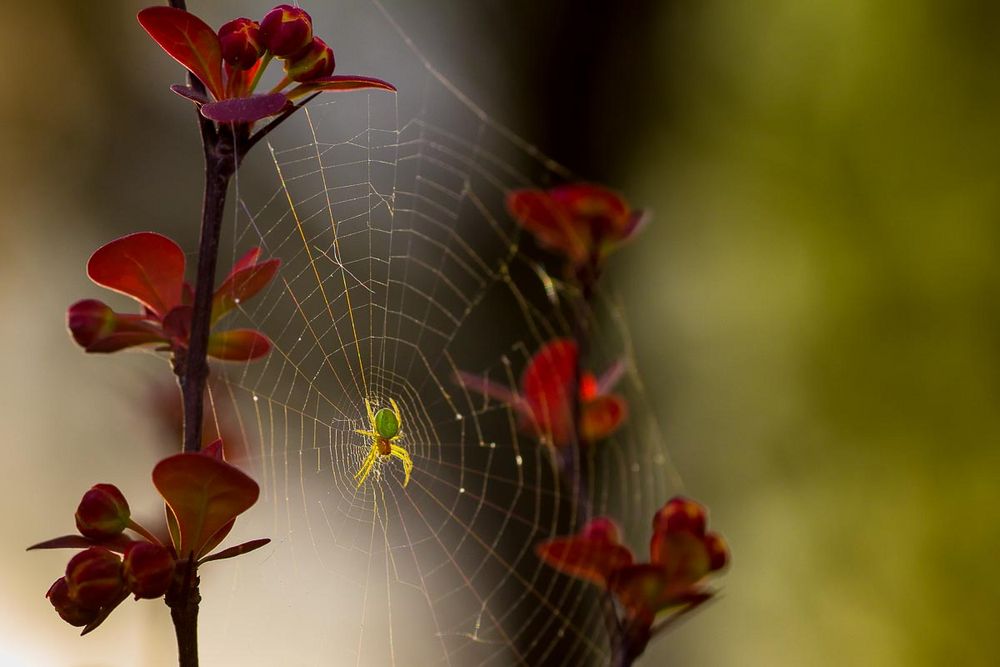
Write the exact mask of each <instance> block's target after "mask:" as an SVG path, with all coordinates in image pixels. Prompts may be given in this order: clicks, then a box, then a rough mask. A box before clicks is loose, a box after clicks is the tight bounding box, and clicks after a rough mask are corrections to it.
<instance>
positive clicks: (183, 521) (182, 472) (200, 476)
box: [153, 453, 260, 558]
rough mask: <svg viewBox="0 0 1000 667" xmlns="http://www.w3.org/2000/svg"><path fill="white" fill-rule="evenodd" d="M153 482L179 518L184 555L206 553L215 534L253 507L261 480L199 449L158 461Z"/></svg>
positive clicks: (180, 553)
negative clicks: (198, 450) (197, 452)
mask: <svg viewBox="0 0 1000 667" xmlns="http://www.w3.org/2000/svg"><path fill="white" fill-rule="evenodd" d="M153 485H154V486H156V489H157V491H159V492H160V495H161V496H163V499H164V500H165V501H166V502H167V506H168V507H169V510H170V512H171V513H172V514H173V515H174V518H175V519H176V524H177V531H178V534H177V535H176V536H175V539H176V541H177V543H176V544H175V547H176V550H177V554H178V556H179V557H180V558H186V557H188V556H190V555H192V554H193V555H194V557H195V558H198V557H200V556H203V555H204V554H205V551H204V550H205V547H206V545H207V544H209V542H210V541H211V540H212V538H213V536H215V535H216V534H217V533H218V532H219V531H220V530H221V529H223V528H224V527H225V526H226V525H227V524H229V523H231V522H232V521H233V520H235V519H236V517H237V516H239V515H240V514H242V513H243V512H245V511H246V510H248V509H250V507H252V506H253V504H254V503H255V502H257V497H258V495H259V494H260V487H258V486H257V483H256V482H255V481H253V479H251V478H250V477H249V476H248V475H247V474H246V473H244V472H243V471H242V470H240V469H239V468H237V467H235V466H232V465H230V464H228V463H226V462H224V461H219V460H218V459H216V458H213V457H211V456H203V455H202V454H195V453H185V454H176V455H174V456H171V457H168V458H166V459H163V460H162V461H160V462H159V463H158V464H156V467H155V468H153Z"/></svg>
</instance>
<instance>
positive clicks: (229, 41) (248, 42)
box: [219, 18, 264, 69]
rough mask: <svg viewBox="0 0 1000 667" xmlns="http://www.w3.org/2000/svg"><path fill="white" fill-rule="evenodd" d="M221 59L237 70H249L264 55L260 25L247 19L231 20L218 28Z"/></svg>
mask: <svg viewBox="0 0 1000 667" xmlns="http://www.w3.org/2000/svg"><path fill="white" fill-rule="evenodd" d="M219 43H220V44H221V45H222V59H223V60H225V61H226V62H227V63H229V64H230V65H231V66H232V67H235V68H237V69H250V68H251V67H253V66H254V63H256V62H257V60H258V59H260V57H261V56H262V55H263V54H264V43H263V40H262V39H261V32H260V24H259V23H257V22H256V21H253V20H251V19H247V18H239V19H233V20H232V21H230V22H229V23H227V24H225V25H224V26H222V27H221V28H219Z"/></svg>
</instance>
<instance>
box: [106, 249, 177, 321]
mask: <svg viewBox="0 0 1000 667" xmlns="http://www.w3.org/2000/svg"><path fill="white" fill-rule="evenodd" d="M87 275H89V276H90V279H91V280H93V281H94V282H95V283H97V284H98V285H101V286H102V287H107V288H108V289H110V290H114V291H115V292H120V293H121V294H125V295H128V296H130V297H132V298H133V299H135V300H136V301H138V302H139V303H141V304H142V305H144V306H146V307H147V308H149V309H150V310H151V311H153V312H154V313H156V315H157V316H159V317H163V316H164V315H166V314H167V311H169V310H170V309H171V308H173V307H174V306H176V305H178V304H179V303H180V302H181V290H182V288H183V284H184V251H183V250H181V248H180V246H178V245H177V244H176V243H174V242H173V241H171V240H170V239H168V238H167V237H166V236H163V235H162V234H157V233H155V232H138V233H136V234H129V235H128V236H123V237H121V238H119V239H115V240H114V241H111V242H110V243H108V244H106V245H104V246H102V247H100V248H98V249H97V252H95V253H94V254H93V255H92V256H91V257H90V261H88V262H87Z"/></svg>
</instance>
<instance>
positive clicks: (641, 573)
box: [535, 496, 729, 659]
mask: <svg viewBox="0 0 1000 667" xmlns="http://www.w3.org/2000/svg"><path fill="white" fill-rule="evenodd" d="M705 524H706V511H705V508H704V507H703V506H702V505H700V504H699V503H697V502H695V501H693V500H689V499H687V498H683V497H681V496H677V497H675V498H672V499H671V500H670V501H669V502H667V503H666V504H665V505H664V506H663V507H662V508H661V509H660V510H659V511H658V512H657V513H656V515H655V516H654V517H653V536H652V539H651V540H650V545H649V561H647V562H644V563H637V562H635V556H634V555H633V553H632V551H631V550H629V549H628V548H627V547H625V546H624V545H623V544H622V543H621V539H620V531H619V529H618V527H617V525H615V523H614V521H612V520H611V519H609V518H607V517H597V518H595V519H593V520H591V521H590V522H589V523H587V524H586V525H585V526H584V527H583V528H582V529H581V530H580V532H579V533H577V534H576V535H572V536H569V537H557V538H554V539H550V540H545V541H543V542H541V543H539V544H538V545H537V546H536V548H535V551H536V553H537V554H538V556H539V558H541V560H542V561H543V562H545V563H546V564H548V565H549V566H551V567H553V568H555V569H556V570H558V571H559V572H562V573H563V574H566V575H569V576H571V577H575V578H577V579H582V580H584V581H589V582H591V583H593V584H596V585H597V586H600V587H602V588H603V589H604V590H605V591H606V592H607V593H608V594H610V595H612V596H613V597H614V599H615V600H617V602H618V605H619V607H620V609H621V617H622V618H621V619H620V621H619V623H620V626H621V628H622V631H621V633H620V634H621V636H622V637H624V638H627V640H628V641H629V642H631V644H632V645H631V646H629V647H628V648H627V651H628V652H629V653H630V654H631V658H633V659H634V658H635V657H637V656H638V655H639V654H640V653H642V651H643V650H644V648H645V645H646V643H647V642H648V641H649V639H650V637H652V636H653V635H655V634H656V633H657V632H659V631H661V630H662V629H663V628H665V627H667V625H668V624H669V623H671V622H672V621H673V620H674V619H676V618H678V617H679V616H680V615H682V614H685V613H687V612H689V611H691V610H693V609H694V608H696V607H697V606H699V605H701V604H703V603H704V602H706V601H707V600H709V599H710V598H711V597H712V596H713V595H714V594H715V592H714V591H713V590H712V589H711V588H709V587H708V586H707V583H708V579H709V577H710V575H712V574H714V573H716V572H718V571H719V570H721V569H722V568H724V567H725V566H726V564H727V563H728V562H729V549H728V547H727V546H726V542H725V540H723V539H722V536H720V535H719V534H718V533H712V532H706V530H705ZM665 612H668V613H669V616H668V618H666V619H665V620H663V621H661V623H660V625H658V626H655V627H654V622H655V621H656V619H657V617H658V616H659V615H661V614H663V613H665Z"/></svg>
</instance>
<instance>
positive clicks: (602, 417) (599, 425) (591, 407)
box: [580, 395, 628, 442]
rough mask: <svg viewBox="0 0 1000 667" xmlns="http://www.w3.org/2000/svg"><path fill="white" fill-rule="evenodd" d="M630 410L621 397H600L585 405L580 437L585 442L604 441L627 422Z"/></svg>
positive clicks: (581, 416) (581, 418) (581, 419)
mask: <svg viewBox="0 0 1000 667" xmlns="http://www.w3.org/2000/svg"><path fill="white" fill-rule="evenodd" d="M627 412H628V410H627V407H626V403H625V399H623V398H622V397H621V396H616V395H611V396H598V397H597V398H595V399H593V400H591V401H588V402H587V403H585V404H584V406H583V410H582V413H581V415H580V436H581V437H582V438H583V440H584V441H585V442H595V441H597V440H602V439H604V438H606V437H608V436H609V435H611V434H612V433H614V432H615V431H616V430H618V427H619V426H621V425H622V422H624V421H625V416H626V414H627Z"/></svg>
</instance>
